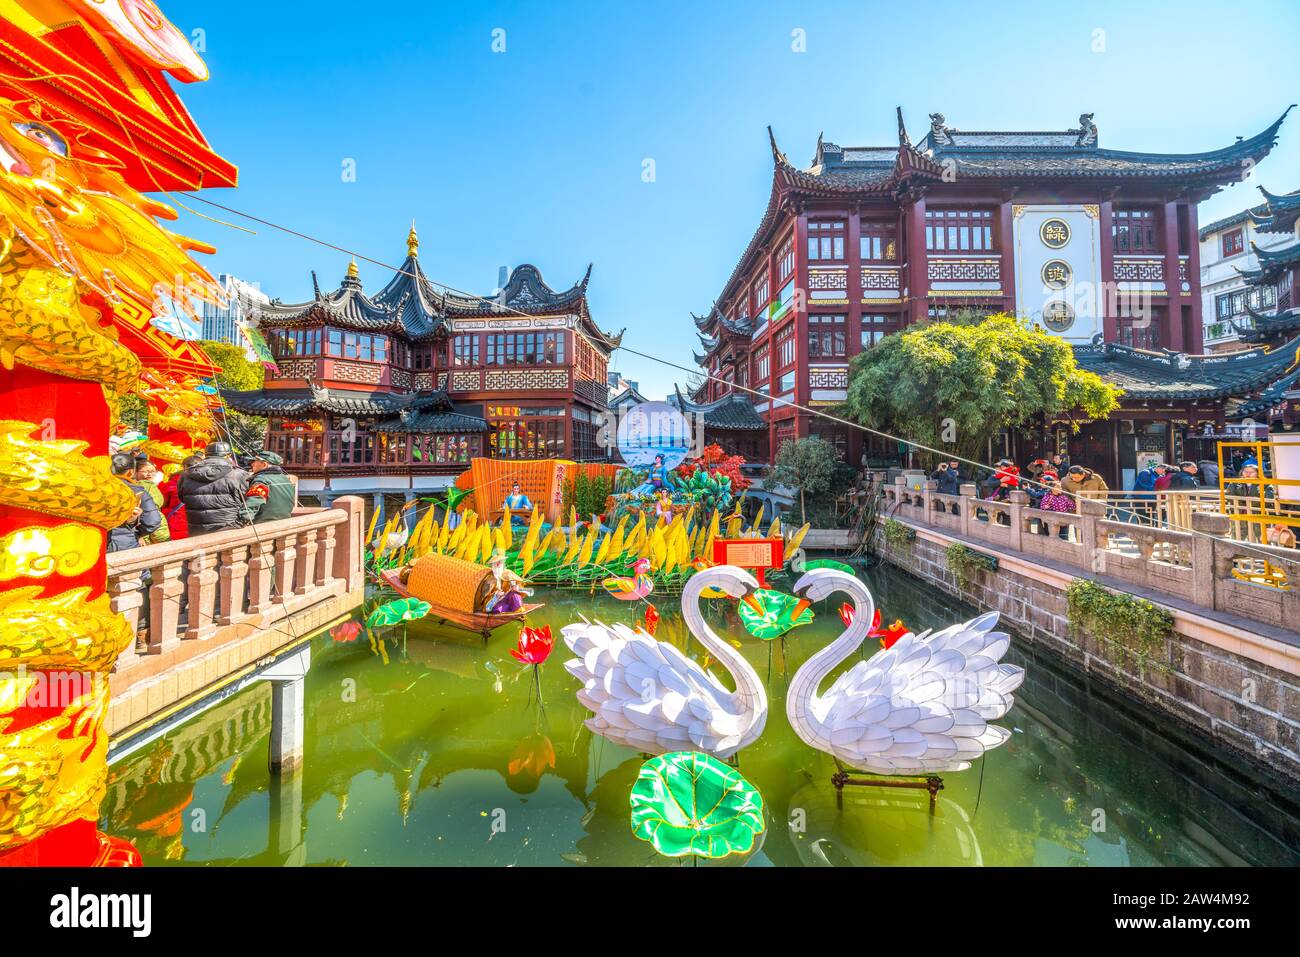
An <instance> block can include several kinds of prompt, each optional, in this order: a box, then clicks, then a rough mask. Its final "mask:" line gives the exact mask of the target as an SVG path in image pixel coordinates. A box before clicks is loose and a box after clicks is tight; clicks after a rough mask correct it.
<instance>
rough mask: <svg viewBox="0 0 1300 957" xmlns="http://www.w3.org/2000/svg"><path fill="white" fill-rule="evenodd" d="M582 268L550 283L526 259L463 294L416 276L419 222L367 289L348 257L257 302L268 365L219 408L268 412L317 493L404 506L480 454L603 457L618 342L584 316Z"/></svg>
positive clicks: (279, 446)
mask: <svg viewBox="0 0 1300 957" xmlns="http://www.w3.org/2000/svg"><path fill="white" fill-rule="evenodd" d="M590 277H591V269H590V267H588V269H587V274H586V275H585V276H583V278H582V279H581V280H580V281H579V282H577V283H575V284H574V285H573V286H571V287H570V288H568V289H566V290H563V291H558V292H557V291H556V290H554V289H552V288H551V287H550V286H548V285H547V284H546V282H545V281H544V280H543V279H542V276H541V273H540V272H539V271H538V270H537V268H536V267H535V266H531V265H522V266H519V267H518V268H516V269H515V270H514V272H513V273H512V274H511V275H510V278H509V281H508V282H507V283H506V284H505V286H504V288H502V289H501V290H499V291H498V292H497V293H496V294H494V295H493V296H490V297H483V298H479V297H473V296H467V295H460V294H457V293H454V292H451V291H449V290H446V289H444V288H442V287H439V286H435V285H434V284H433V283H432V282H431V281H430V280H429V279H428V277H427V276H426V275H425V273H424V272H423V270H422V267H421V266H420V262H419V241H418V238H417V236H416V233H415V229H414V227H412V229H411V233H410V235H409V237H408V239H407V256H406V259H405V260H404V261H403V263H402V265H401V267H400V268H399V269H398V271H397V272H396V273H395V274H394V275H393V278H392V279H391V280H390V281H389V282H388V284H387V285H385V286H384V287H383V288H382V289H380V290H379V291H378V292H376V293H375V294H374V295H373V296H372V295H368V294H367V293H366V292H365V290H364V289H363V288H362V284H361V279H360V278H359V276H358V274H357V269H356V265H355V263H354V264H352V265H350V266H349V267H348V272H347V275H346V276H345V277H344V279H343V282H342V284H341V285H340V286H339V287H338V288H337V289H335V290H334V291H332V292H323V291H322V290H321V289H320V287H319V285H318V284H317V283H316V280H315V276H314V275H313V288H314V295H313V296H312V298H311V299H310V300H308V301H306V302H302V303H294V304H288V303H282V302H279V301H277V300H272V301H271V302H269V303H266V304H262V305H252V306H251V307H250V308H249V309H248V316H249V318H250V319H251V320H252V322H254V323H255V324H256V325H257V326H258V328H259V329H260V330H261V332H262V334H263V335H264V336H265V337H266V339H267V341H268V342H269V344H270V346H271V350H272V353H273V354H274V356H275V358H276V367H277V368H276V371H275V372H273V373H268V375H267V377H266V381H265V385H264V387H263V388H262V389H260V390H258V391H255V392H236V393H226V396H225V398H226V402H227V404H228V405H229V406H230V408H232V409H235V410H237V411H240V412H247V413H252V414H255V415H261V416H266V417H267V436H266V448H268V449H270V450H272V451H274V452H278V453H279V454H280V455H281V456H283V457H284V460H285V465H286V467H287V469H288V470H289V471H290V472H293V473H294V474H296V475H297V476H299V489H300V491H301V492H304V493H308V494H313V493H314V494H318V495H320V497H321V498H322V499H323V500H326V501H328V500H330V499H332V498H333V496H334V495H336V494H341V493H343V492H350V493H356V492H359V491H367V492H371V493H373V494H375V495H376V496H378V495H380V494H383V493H404V494H405V496H406V497H407V499H408V500H409V499H410V498H411V497H412V496H413V495H414V494H415V493H416V492H417V491H419V490H421V489H432V488H441V487H443V486H446V485H447V484H449V482H450V480H451V478H452V476H454V475H456V474H458V473H460V472H462V471H464V470H465V468H466V467H467V465H468V463H469V460H470V459H471V458H473V457H475V456H489V457H493V458H519V459H533V458H569V459H574V460H577V461H591V460H596V459H600V458H603V457H604V450H603V449H601V448H599V447H598V446H597V442H596V423H597V422H599V421H600V417H601V416H602V415H603V413H604V412H605V409H606V402H607V388H608V387H607V371H606V369H607V365H608V361H609V356H610V353H611V352H612V351H613V350H614V349H616V348H618V343H619V336H613V335H610V334H608V333H606V332H604V331H602V330H601V329H600V328H599V327H598V326H597V325H596V324H595V322H594V321H593V320H592V317H591V313H590V311H589V309H588V305H587V284H588V281H589V280H590Z"/></svg>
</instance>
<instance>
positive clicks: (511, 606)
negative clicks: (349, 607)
mask: <svg viewBox="0 0 1300 957" xmlns="http://www.w3.org/2000/svg"><path fill="white" fill-rule="evenodd" d="M494 558H495V556H494ZM497 564H498V565H499V566H500V573H499V574H498V573H497V572H496V571H495V570H494V569H492V568H487V567H484V566H483V565H480V564H478V563H477V562H471V561H465V560H464V559H460V558H455V557H454V556H451V555H439V554H434V553H429V554H426V555H421V556H420V557H419V558H417V559H415V560H414V561H411V562H408V563H407V564H405V565H402V566H400V567H398V568H390V569H387V570H385V571H383V572H381V573H380V577H381V578H382V579H383V580H384V583H385V584H387V585H388V586H389V587H390V588H392V589H393V590H394V591H395V592H397V593H398V594H399V595H402V596H403V597H407V598H418V599H420V600H421V601H425V602H428V604H429V606H430V610H429V614H428V616H427V617H428V618H429V619H430V620H432V621H436V622H441V623H443V624H452V625H456V626H457V627H459V628H464V629H466V630H467V631H473V632H477V633H479V634H481V635H482V636H483V637H484V638H486V637H487V636H488V635H489V634H490V633H491V632H492V631H493V629H495V628H498V627H500V626H501V625H504V624H506V623H507V622H511V621H519V620H520V619H522V618H523V617H524V616H525V615H527V614H528V613H529V612H530V611H533V610H534V609H537V608H540V607H542V606H541V605H540V604H529V603H526V602H524V599H525V598H527V597H529V596H530V595H531V594H532V591H531V590H530V589H529V588H528V587H527V583H526V582H525V581H524V580H523V579H522V578H520V577H519V576H518V575H516V574H515V573H513V572H511V571H509V570H508V569H506V568H505V567H504V566H505V561H504V556H503V557H502V560H501V561H500V562H498V563H497ZM507 596H510V597H507Z"/></svg>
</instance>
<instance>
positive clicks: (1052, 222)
mask: <svg viewBox="0 0 1300 957" xmlns="http://www.w3.org/2000/svg"><path fill="white" fill-rule="evenodd" d="M1038 235H1039V238H1041V239H1042V240H1043V245H1044V246H1047V247H1048V248H1050V249H1060V248H1061V247H1062V246H1064V245H1065V244H1066V243H1068V242H1069V241H1070V227H1069V224H1067V223H1066V221H1065V220H1063V219H1056V218H1055V217H1053V218H1052V219H1046V220H1044V221H1043V225H1041V226H1039V227H1038Z"/></svg>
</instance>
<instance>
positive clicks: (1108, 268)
mask: <svg viewBox="0 0 1300 957" xmlns="http://www.w3.org/2000/svg"><path fill="white" fill-rule="evenodd" d="M1097 210H1098V226H1097V228H1098V229H1099V230H1100V231H1101V236H1100V240H1101V289H1099V290H1098V291H1097V310H1098V311H1099V312H1100V313H1101V322H1102V338H1103V339H1105V341H1106V342H1115V341H1116V340H1118V339H1119V320H1118V318H1117V314H1116V293H1115V247H1114V238H1113V235H1112V230H1113V228H1114V215H1115V211H1114V205H1113V204H1112V203H1111V200H1110V197H1109V196H1106V197H1104V198H1103V199H1102V201H1101V203H1100V204H1099V205H1098V207H1097Z"/></svg>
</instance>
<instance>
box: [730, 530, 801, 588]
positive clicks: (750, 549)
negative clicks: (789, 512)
mask: <svg viewBox="0 0 1300 957" xmlns="http://www.w3.org/2000/svg"><path fill="white" fill-rule="evenodd" d="M713 563H714V564H715V565H735V566H736V567H738V568H750V569H753V571H754V573H755V576H756V577H757V578H758V583H759V585H761V586H763V587H764V588H766V587H767V582H766V581H764V578H763V573H764V571H766V570H767V569H769V568H780V567H781V566H782V565H784V564H785V541H784V540H783V539H780V538H718V539H715V540H714V542H713Z"/></svg>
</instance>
